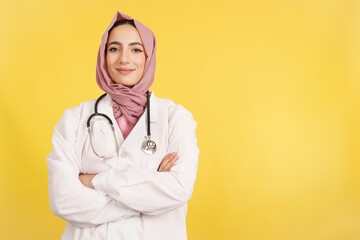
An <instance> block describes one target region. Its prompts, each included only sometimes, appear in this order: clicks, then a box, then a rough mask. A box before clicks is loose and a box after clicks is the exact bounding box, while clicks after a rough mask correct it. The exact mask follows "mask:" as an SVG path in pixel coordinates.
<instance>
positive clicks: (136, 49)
mask: <svg viewBox="0 0 360 240" xmlns="http://www.w3.org/2000/svg"><path fill="white" fill-rule="evenodd" d="M133 51H135V52H143V50H141V49H139V48H134V49H133Z"/></svg>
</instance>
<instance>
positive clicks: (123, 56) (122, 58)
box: [119, 50, 130, 64]
mask: <svg viewBox="0 0 360 240" xmlns="http://www.w3.org/2000/svg"><path fill="white" fill-rule="evenodd" d="M119 55H120V56H119V62H120V63H121V64H127V63H129V61H130V56H129V54H128V52H127V51H126V50H125V51H121V52H120V54H119Z"/></svg>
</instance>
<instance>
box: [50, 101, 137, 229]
mask: <svg viewBox="0 0 360 240" xmlns="http://www.w3.org/2000/svg"><path fill="white" fill-rule="evenodd" d="M75 109H77V110H75ZM78 110H79V109H78V108H77V107H76V108H73V109H67V110H65V112H64V115H63V116H62V118H61V119H60V122H59V123H58V124H57V125H56V127H55V130H54V134H53V137H52V144H53V148H52V152H51V153H50V154H49V155H48V157H47V159H46V161H47V165H48V173H49V200H50V208H51V210H52V212H53V213H54V214H55V215H56V216H59V217H60V218H62V219H64V220H65V221H67V222H69V223H71V224H73V225H75V226H77V227H93V226H96V225H99V224H102V223H106V222H111V221H114V220H118V219H121V218H123V217H127V216H135V215H140V213H139V212H136V211H134V210H132V209H129V208H128V207H126V206H125V205H124V204H122V203H121V202H118V201H116V200H114V199H113V198H111V197H109V196H105V195H102V194H99V193H98V192H97V191H96V190H94V189H90V188H88V187H85V186H84V185H83V184H82V183H81V181H80V180H79V172H80V169H81V168H80V166H81V165H80V161H79V159H78V158H77V156H76V154H75V142H76V136H77V129H78V125H79V123H78V120H77V119H78V118H77V117H80V116H77V114H80V113H79V112H80V111H78Z"/></svg>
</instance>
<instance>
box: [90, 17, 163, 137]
mask: <svg viewBox="0 0 360 240" xmlns="http://www.w3.org/2000/svg"><path fill="white" fill-rule="evenodd" d="M121 19H128V20H133V21H134V23H135V26H136V29H137V31H138V32H139V35H140V38H141V40H142V42H143V45H144V49H145V54H146V56H147V58H146V62H145V68H144V73H143V76H142V78H141V80H140V81H139V82H138V83H137V84H136V85H134V86H133V87H132V88H128V87H126V86H124V85H122V84H118V83H116V82H114V81H113V80H112V79H111V77H110V75H109V73H108V71H107V64H106V57H105V47H106V43H107V40H108V35H109V34H108V31H109V30H110V29H111V27H112V26H113V25H114V23H115V22H116V21H117V20H121ZM155 67H156V40H155V36H154V34H153V32H152V31H151V30H150V29H149V28H147V27H146V26H145V25H143V24H142V23H140V22H139V21H137V20H136V19H133V18H132V17H130V16H128V15H126V14H124V13H121V12H119V11H117V12H116V14H115V16H114V18H113V20H112V21H111V23H110V25H109V26H108V28H107V29H106V31H105V33H104V34H103V36H102V39H101V44H100V47H99V52H98V57H97V63H96V82H97V84H98V86H99V87H100V88H101V89H102V90H103V91H104V92H107V93H108V94H109V95H110V96H111V98H112V106H113V111H114V116H115V119H116V121H117V123H118V125H119V127H120V129H121V132H122V134H123V136H124V139H125V138H126V137H127V136H128V135H129V133H130V132H131V130H132V129H133V127H134V126H135V124H136V123H137V121H138V120H139V118H140V116H141V115H142V113H143V112H144V109H145V107H146V102H147V98H146V91H147V90H148V89H149V88H150V86H151V85H152V83H153V82H154V73H155Z"/></svg>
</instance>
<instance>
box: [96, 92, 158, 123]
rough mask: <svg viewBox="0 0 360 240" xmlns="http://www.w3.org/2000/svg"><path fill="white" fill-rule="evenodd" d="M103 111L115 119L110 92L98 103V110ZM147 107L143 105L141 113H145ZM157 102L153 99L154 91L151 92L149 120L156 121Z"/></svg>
mask: <svg viewBox="0 0 360 240" xmlns="http://www.w3.org/2000/svg"><path fill="white" fill-rule="evenodd" d="M101 111H104V113H105V114H106V115H108V116H112V118H111V119H115V117H114V112H113V108H112V99H111V96H110V94H106V96H105V97H104V99H103V100H101V101H100V103H99V112H101ZM146 111H147V107H145V110H144V112H143V114H142V115H144V114H147V113H146ZM157 120H158V118H157V104H156V101H155V93H154V92H151V95H150V122H157Z"/></svg>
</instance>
